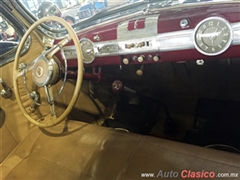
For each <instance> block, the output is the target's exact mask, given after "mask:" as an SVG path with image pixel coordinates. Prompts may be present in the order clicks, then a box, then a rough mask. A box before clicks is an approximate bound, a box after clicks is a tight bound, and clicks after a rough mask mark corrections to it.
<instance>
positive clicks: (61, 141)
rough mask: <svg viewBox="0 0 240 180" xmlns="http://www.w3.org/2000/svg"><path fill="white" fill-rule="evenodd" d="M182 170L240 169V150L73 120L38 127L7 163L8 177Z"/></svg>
mask: <svg viewBox="0 0 240 180" xmlns="http://www.w3.org/2000/svg"><path fill="white" fill-rule="evenodd" d="M182 170H191V171H201V172H202V171H203V170H204V171H209V172H212V171H213V172H215V173H216V174H217V173H218V172H224V173H226V172H229V173H240V155H238V154H233V153H227V152H223V151H218V150H213V149H207V148H203V147H197V146H192V145H187V144H183V143H177V142H174V141H169V140H164V139H158V138H153V137H149V136H141V135H137V134H131V133H126V132H123V131H116V130H113V129H108V128H104V127H99V126H96V125H91V124H86V123H82V122H76V121H68V122H67V123H65V124H60V125H58V126H56V127H53V128H50V129H39V128H37V127H35V128H33V130H32V131H31V133H30V134H29V135H28V136H27V137H26V139H25V140H24V141H22V142H21V143H20V144H19V145H18V146H17V148H16V149H15V150H14V151H13V152H12V153H11V154H10V156H8V157H7V158H6V159H5V161H4V162H3V163H2V165H1V171H2V172H1V174H2V175H3V177H2V178H3V179H4V180H6V179H14V180H17V179H24V180H31V179H36V180H53V179H58V180H60V179H64V180H67V179H68V180H70V179H71V180H74V179H86V180H92V179H97V180H116V179H131V180H132V179H141V176H142V175H143V174H142V173H155V177H157V176H160V177H161V173H164V172H171V171H173V172H177V173H175V175H177V174H178V178H177V179H182V178H181V172H182ZM159 172H160V174H159ZM162 175H163V174H162ZM148 179H149V178H148Z"/></svg>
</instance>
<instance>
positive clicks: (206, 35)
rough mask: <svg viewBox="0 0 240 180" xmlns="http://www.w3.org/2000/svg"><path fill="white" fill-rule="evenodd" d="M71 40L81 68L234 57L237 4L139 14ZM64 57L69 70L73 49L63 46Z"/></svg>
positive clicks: (238, 35) (238, 43)
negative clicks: (76, 41)
mask: <svg viewBox="0 0 240 180" xmlns="http://www.w3.org/2000/svg"><path fill="white" fill-rule="evenodd" d="M209 3H211V6H210V5H209ZM77 35H78V38H79V43H80V44H81V47H82V51H83V61H84V65H85V66H86V67H89V66H90V67H96V66H97V67H99V66H106V65H131V64H150V63H161V62H184V61H188V60H201V59H204V60H207V59H214V58H215V59H216V58H237V57H240V51H239V49H240V3H238V2H234V1H230V2H228V3H226V2H225V3H219V2H218V4H217V3H216V4H214V2H205V3H198V6H196V4H195V5H192V4H187V5H184V6H183V5H182V6H181V5H178V6H176V7H166V8H155V9H143V10H142V11H137V12H134V13H132V14H127V15H122V16H121V17H118V18H115V19H111V20H108V21H104V22H100V23H98V24H97V23H96V24H95V25H94V26H90V27H86V28H83V29H82V30H79V31H78V32H77ZM64 52H65V56H66V59H67V60H68V63H69V65H70V67H74V66H76V50H75V47H74V46H73V45H72V44H69V45H68V46H66V47H64ZM60 59H61V58H60Z"/></svg>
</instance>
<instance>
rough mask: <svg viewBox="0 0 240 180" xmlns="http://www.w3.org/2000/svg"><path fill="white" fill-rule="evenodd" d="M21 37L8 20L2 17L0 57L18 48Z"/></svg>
mask: <svg viewBox="0 0 240 180" xmlns="http://www.w3.org/2000/svg"><path fill="white" fill-rule="evenodd" d="M18 43H19V36H18V34H17V32H16V31H15V29H14V27H13V26H12V25H10V23H9V22H8V20H7V19H6V18H4V17H3V16H2V15H0V57H1V56H3V55H5V54H7V53H9V52H10V51H11V50H12V49H14V48H16V47H17V46H18Z"/></svg>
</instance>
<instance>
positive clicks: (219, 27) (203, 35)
mask: <svg viewBox="0 0 240 180" xmlns="http://www.w3.org/2000/svg"><path fill="white" fill-rule="evenodd" d="M193 42H194V45H195V47H196V49H197V50H198V51H199V52H200V53H202V54H205V55H209V56H215V55H218V54H221V53H223V52H224V51H226V50H227V48H228V47H229V46H230V45H231V43H232V28H231V26H230V24H229V23H228V21H226V20H225V19H223V18H220V17H210V18H207V19H204V20H203V21H201V22H200V23H199V24H198V25H197V27H196V28H195V30H194V40H193Z"/></svg>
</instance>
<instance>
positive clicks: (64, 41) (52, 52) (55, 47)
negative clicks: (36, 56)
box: [46, 35, 72, 59]
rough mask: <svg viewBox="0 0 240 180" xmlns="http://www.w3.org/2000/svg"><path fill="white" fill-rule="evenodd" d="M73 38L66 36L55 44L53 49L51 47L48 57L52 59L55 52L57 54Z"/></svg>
mask: <svg viewBox="0 0 240 180" xmlns="http://www.w3.org/2000/svg"><path fill="white" fill-rule="evenodd" d="M71 40H72V38H71V36H69V35H68V36H67V37H65V38H64V39H63V40H61V41H60V42H58V43H57V44H55V45H54V46H53V47H52V48H51V49H49V50H48V51H47V53H46V57H47V58H48V59H51V58H52V57H53V56H54V54H56V53H57V52H58V51H59V50H60V49H61V48H62V47H64V46H65V45H66V44H67V43H69V42H70V41H71Z"/></svg>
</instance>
